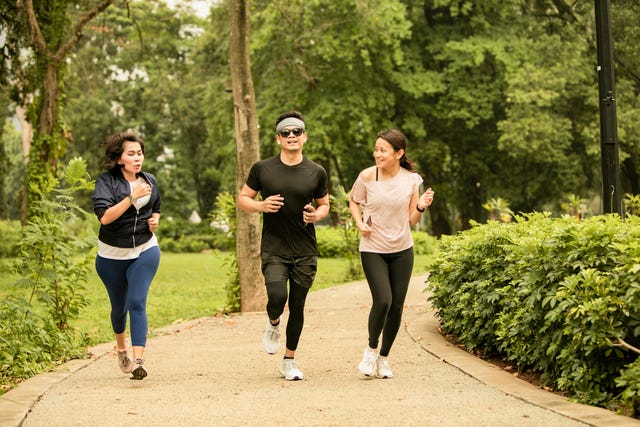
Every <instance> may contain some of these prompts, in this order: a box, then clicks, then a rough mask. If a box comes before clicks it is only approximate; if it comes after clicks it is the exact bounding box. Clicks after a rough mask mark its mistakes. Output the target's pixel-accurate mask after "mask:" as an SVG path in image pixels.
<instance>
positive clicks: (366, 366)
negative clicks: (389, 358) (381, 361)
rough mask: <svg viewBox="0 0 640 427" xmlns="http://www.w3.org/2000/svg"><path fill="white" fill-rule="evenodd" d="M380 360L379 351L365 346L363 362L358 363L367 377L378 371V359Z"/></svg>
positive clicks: (359, 368) (361, 371)
mask: <svg viewBox="0 0 640 427" xmlns="http://www.w3.org/2000/svg"><path fill="white" fill-rule="evenodd" d="M377 360H378V351H377V350H375V349H373V348H369V347H367V348H365V349H364V356H363V357H362V362H360V364H359V365H358V370H360V373H361V374H362V375H365V376H367V377H371V376H373V374H375V373H376V361H377Z"/></svg>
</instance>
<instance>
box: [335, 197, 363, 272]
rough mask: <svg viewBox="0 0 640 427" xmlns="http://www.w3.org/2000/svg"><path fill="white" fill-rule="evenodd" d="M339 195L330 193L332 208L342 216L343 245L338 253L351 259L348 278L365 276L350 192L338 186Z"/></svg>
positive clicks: (340, 224)
mask: <svg viewBox="0 0 640 427" xmlns="http://www.w3.org/2000/svg"><path fill="white" fill-rule="evenodd" d="M337 192H338V194H337V195H333V194H332V195H330V200H331V210H333V211H334V212H337V213H338V217H339V218H340V222H339V229H340V231H341V234H342V241H343V245H341V247H340V250H339V251H338V253H337V255H338V256H340V257H343V258H345V259H346V260H348V261H349V265H348V267H347V271H346V273H345V279H346V280H356V279H361V278H362V277H363V274H364V273H363V271H362V264H361V263H360V252H359V251H358V246H359V243H360V230H358V227H356V226H355V222H354V221H353V217H352V216H351V211H350V210H349V193H348V192H347V191H345V189H344V187H342V186H339V187H338V188H337Z"/></svg>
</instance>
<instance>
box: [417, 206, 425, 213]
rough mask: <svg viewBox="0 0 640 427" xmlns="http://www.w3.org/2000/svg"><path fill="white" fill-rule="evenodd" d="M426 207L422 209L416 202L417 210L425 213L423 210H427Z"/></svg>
mask: <svg viewBox="0 0 640 427" xmlns="http://www.w3.org/2000/svg"><path fill="white" fill-rule="evenodd" d="M425 209H427V208H426V207H425V208H424V209H420V208H419V207H418V205H417V204H416V210H417V211H418V212H420V213H423V212H424V211H425Z"/></svg>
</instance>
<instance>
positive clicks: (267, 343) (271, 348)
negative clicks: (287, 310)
mask: <svg viewBox="0 0 640 427" xmlns="http://www.w3.org/2000/svg"><path fill="white" fill-rule="evenodd" d="M280 321H282V318H280ZM262 346H263V347H264V351H266V352H267V353H269V354H274V353H275V352H276V351H278V348H280V323H278V324H277V325H275V326H274V325H272V324H271V321H270V320H268V319H267V326H266V327H265V328H264V334H263V335H262Z"/></svg>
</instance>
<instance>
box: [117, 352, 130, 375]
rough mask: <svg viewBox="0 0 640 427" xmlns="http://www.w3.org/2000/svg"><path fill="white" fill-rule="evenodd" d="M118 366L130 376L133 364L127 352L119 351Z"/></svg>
mask: <svg viewBox="0 0 640 427" xmlns="http://www.w3.org/2000/svg"><path fill="white" fill-rule="evenodd" d="M118 366H119V367H120V370H121V371H122V372H124V373H125V374H128V373H129V372H131V370H132V369H133V362H132V361H131V359H130V358H129V355H128V351H127V350H118Z"/></svg>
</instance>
